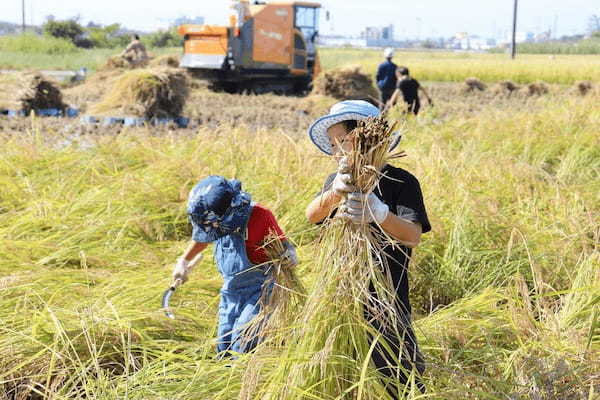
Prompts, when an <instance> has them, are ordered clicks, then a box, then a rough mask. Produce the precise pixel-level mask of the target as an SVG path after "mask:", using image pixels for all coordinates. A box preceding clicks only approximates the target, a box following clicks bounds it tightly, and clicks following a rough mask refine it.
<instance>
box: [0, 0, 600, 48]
mask: <svg viewBox="0 0 600 400" xmlns="http://www.w3.org/2000/svg"><path fill="white" fill-rule="evenodd" d="M24 1H25V13H26V20H27V23H28V24H41V23H43V22H44V20H45V17H46V16H47V15H50V14H52V15H54V16H55V17H56V18H58V19H65V18H70V17H73V16H77V15H79V16H80V17H81V21H82V22H83V23H87V22H89V21H94V22H97V23H101V24H110V23H114V22H118V23H121V24H122V25H125V26H126V27H128V28H131V29H136V30H141V31H150V30H154V29H157V28H161V27H167V26H168V25H169V23H170V22H171V21H172V20H174V19H175V18H177V17H181V16H191V17H193V16H204V17H205V18H206V22H207V23H211V24H225V23H226V21H227V15H229V12H230V10H229V6H230V4H231V3H232V1H231V0H167V1H165V0H143V1H142V0H101V1H99V0H24ZM21 2H22V0H0V21H8V22H15V23H20V22H21ZM321 4H323V7H324V9H325V10H328V11H329V12H330V15H331V19H330V21H329V22H327V21H325V18H324V15H325V13H324V12H322V13H321V14H322V18H321V27H320V28H321V29H320V30H321V33H323V34H340V35H358V34H360V32H361V30H363V29H364V27H365V26H383V25H389V24H394V25H395V28H396V29H395V31H396V37H397V38H398V39H405V38H421V39H423V38H427V37H441V36H443V37H449V36H453V35H454V34H455V33H457V32H468V33H470V34H476V35H481V36H484V37H504V36H505V35H506V34H507V33H508V32H509V30H510V29H511V21H512V9H513V0H452V1H450V0H413V1H405V0H367V1H364V0H323V1H321ZM593 14H596V15H600V0H569V1H560V0H520V1H519V31H522V32H534V33H538V32H542V31H546V30H549V29H553V27H554V25H555V23H556V27H557V32H558V36H562V35H572V34H576V33H584V32H585V31H586V28H587V22H588V19H589V17H590V16H591V15H593Z"/></svg>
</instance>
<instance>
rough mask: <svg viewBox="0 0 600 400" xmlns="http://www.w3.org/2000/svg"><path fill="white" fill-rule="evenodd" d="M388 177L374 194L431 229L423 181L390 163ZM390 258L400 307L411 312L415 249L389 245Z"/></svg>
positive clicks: (399, 213)
mask: <svg viewBox="0 0 600 400" xmlns="http://www.w3.org/2000/svg"><path fill="white" fill-rule="evenodd" d="M382 173H383V174H384V176H383V177H382V178H381V179H380V181H379V185H377V188H376V189H375V190H374V193H375V195H376V196H377V197H379V199H381V200H382V201H383V202H384V203H385V204H387V206H388V207H389V208H390V211H391V212H393V213H394V214H396V215H397V216H399V217H401V218H403V219H406V220H409V221H411V222H415V223H419V224H421V227H422V232H423V233H426V232H429V231H430V230H431V225H430V223H429V219H428V217H427V211H426V210H425V204H424V203H423V194H422V192H421V186H420V185H419V181H418V180H417V178H415V176H414V175H412V174H411V173H410V172H408V171H406V170H404V169H402V168H396V167H393V166H391V165H387V166H385V167H384V168H383V171H382ZM335 175H336V174H331V175H329V176H328V177H327V180H326V181H325V185H324V188H323V192H325V191H327V190H329V189H330V188H331V185H332V184H333V180H334V179H335ZM383 251H384V253H385V254H386V257H387V264H388V268H389V269H390V275H391V277H392V282H393V284H394V287H395V288H396V297H397V299H398V301H399V303H400V304H399V306H400V307H401V309H402V310H405V311H406V312H407V314H408V315H410V311H411V308H410V302H409V299H408V290H409V289H408V263H409V261H410V257H411V255H412V249H411V248H409V247H406V246H387V247H385V248H384V249H383Z"/></svg>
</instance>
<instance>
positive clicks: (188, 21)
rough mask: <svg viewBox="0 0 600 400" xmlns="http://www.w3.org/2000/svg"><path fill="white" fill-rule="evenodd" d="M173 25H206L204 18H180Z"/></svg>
mask: <svg viewBox="0 0 600 400" xmlns="http://www.w3.org/2000/svg"><path fill="white" fill-rule="evenodd" d="M173 25H174V26H179V25H204V17H194V18H191V17H179V18H177V19H176V20H175V21H173Z"/></svg>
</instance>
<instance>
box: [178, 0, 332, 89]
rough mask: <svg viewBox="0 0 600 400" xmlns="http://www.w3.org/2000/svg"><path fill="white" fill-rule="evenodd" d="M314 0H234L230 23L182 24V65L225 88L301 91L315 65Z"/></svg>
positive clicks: (316, 68) (316, 6) (308, 85)
mask: <svg viewBox="0 0 600 400" xmlns="http://www.w3.org/2000/svg"><path fill="white" fill-rule="evenodd" d="M320 7H321V5H320V4H318V3H310V2H303V1H296V2H271V3H268V4H267V3H265V2H259V1H254V2H252V4H250V2H249V1H248V0H238V1H235V2H234V4H233V6H232V8H233V9H234V10H235V12H234V13H233V14H232V15H231V16H230V24H229V26H214V25H182V26H180V27H179V34H180V35H182V36H183V37H184V54H183V58H182V60H181V65H180V66H181V67H182V68H186V69H188V70H189V71H190V72H191V73H192V75H193V76H194V77H196V78H199V79H202V80H207V81H209V82H210V83H211V84H212V86H213V88H214V89H216V90H224V91H226V92H229V93H242V92H251V93H266V92H275V93H280V94H303V93H306V92H308V91H309V90H310V89H311V87H312V80H313V77H314V76H316V75H317V74H318V73H319V71H320V65H319V56H318V54H317V49H316V46H315V40H316V37H317V35H318V21H319V8H320Z"/></svg>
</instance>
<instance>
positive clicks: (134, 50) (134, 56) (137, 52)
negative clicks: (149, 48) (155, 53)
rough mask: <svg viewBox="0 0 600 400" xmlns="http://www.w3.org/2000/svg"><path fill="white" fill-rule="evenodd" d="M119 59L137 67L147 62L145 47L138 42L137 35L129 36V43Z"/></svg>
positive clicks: (138, 37)
mask: <svg viewBox="0 0 600 400" xmlns="http://www.w3.org/2000/svg"><path fill="white" fill-rule="evenodd" d="M121 57H123V58H125V59H126V60H127V61H129V63H130V64H132V65H139V64H143V63H145V62H146V61H148V52H146V46H144V44H143V43H142V42H141V41H140V36H139V35H138V34H137V33H134V34H133V35H131V42H130V43H129V44H128V45H127V47H126V48H125V50H123V52H122V53H121Z"/></svg>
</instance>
